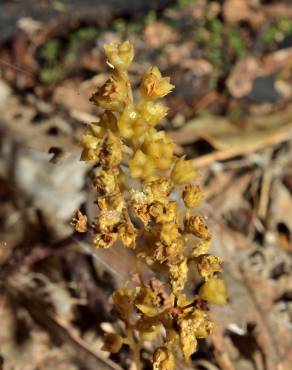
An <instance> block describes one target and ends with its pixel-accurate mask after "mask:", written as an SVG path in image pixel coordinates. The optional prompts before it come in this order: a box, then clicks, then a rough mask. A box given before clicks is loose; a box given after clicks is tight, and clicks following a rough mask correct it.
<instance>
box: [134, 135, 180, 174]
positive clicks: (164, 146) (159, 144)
mask: <svg viewBox="0 0 292 370" xmlns="http://www.w3.org/2000/svg"><path fill="white" fill-rule="evenodd" d="M173 147H174V145H173V142H172V141H171V140H170V139H169V138H168V137H167V136H166V135H165V132H164V131H156V130H155V129H152V130H149V131H148V132H147V133H146V135H145V139H144V143H143V145H142V147H141V149H142V150H143V152H144V153H145V154H146V155H147V156H148V157H149V158H151V159H152V160H153V162H154V163H155V166H156V168H158V169H160V170H167V169H168V168H170V166H171V165H172V163H173V158H174V157H173Z"/></svg>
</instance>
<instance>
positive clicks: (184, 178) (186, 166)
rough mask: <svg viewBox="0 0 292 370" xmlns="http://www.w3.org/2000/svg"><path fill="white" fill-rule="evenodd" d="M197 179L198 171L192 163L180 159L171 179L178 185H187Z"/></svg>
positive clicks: (182, 158) (176, 163)
mask: <svg viewBox="0 0 292 370" xmlns="http://www.w3.org/2000/svg"><path fill="white" fill-rule="evenodd" d="M196 177H197V171H196V170H195V169H194V167H193V166H192V161H190V160H185V159H184V157H181V158H179V159H178V160H177V161H176V162H175V165H174V167H173V169H172V173H171V178H172V179H173V181H174V182H175V183H177V184H185V183H188V182H191V181H193V180H194V179H195V178H196Z"/></svg>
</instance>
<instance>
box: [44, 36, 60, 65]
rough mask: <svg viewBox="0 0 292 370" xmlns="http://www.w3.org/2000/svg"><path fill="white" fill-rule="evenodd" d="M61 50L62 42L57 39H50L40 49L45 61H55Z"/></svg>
mask: <svg viewBox="0 0 292 370" xmlns="http://www.w3.org/2000/svg"><path fill="white" fill-rule="evenodd" d="M60 50H61V42H60V41H59V40H56V39H52V40H50V41H48V42H47V43H46V44H44V46H42V48H41V50H40V56H41V58H43V59H44V61H45V63H55V62H56V61H57V60H58V58H59V56H60Z"/></svg>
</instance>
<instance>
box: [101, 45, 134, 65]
mask: <svg viewBox="0 0 292 370" xmlns="http://www.w3.org/2000/svg"><path fill="white" fill-rule="evenodd" d="M104 50H105V54H106V56H107V59H108V62H109V64H110V65H111V66H113V67H114V68H116V69H117V70H121V71H126V70H127V69H128V68H129V67H130V65H131V63H132V60H133V58H134V47H133V45H132V44H131V43H130V41H125V42H123V43H122V44H118V43H115V42H112V43H110V44H107V45H105V46H104Z"/></svg>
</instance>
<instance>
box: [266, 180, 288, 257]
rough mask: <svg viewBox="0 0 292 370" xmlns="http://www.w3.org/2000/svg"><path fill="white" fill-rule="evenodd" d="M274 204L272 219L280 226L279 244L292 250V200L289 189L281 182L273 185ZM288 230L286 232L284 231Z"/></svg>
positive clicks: (272, 206)
mask: <svg viewBox="0 0 292 370" xmlns="http://www.w3.org/2000/svg"><path fill="white" fill-rule="evenodd" d="M272 197H273V198H272V205H271V216H270V217H271V220H272V222H273V223H274V225H275V229H276V230H277V226H278V227H279V225H282V228H283V231H281V228H278V230H277V231H278V232H277V237H278V241H279V245H280V246H281V247H283V248H284V249H287V250H292V239H291V238H292V236H291V235H292V217H291V215H292V200H291V194H290V192H289V190H288V189H287V188H286V187H285V186H284V185H283V184H282V183H281V182H280V181H277V185H276V186H274V187H273V192H272ZM284 230H286V232H284Z"/></svg>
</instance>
